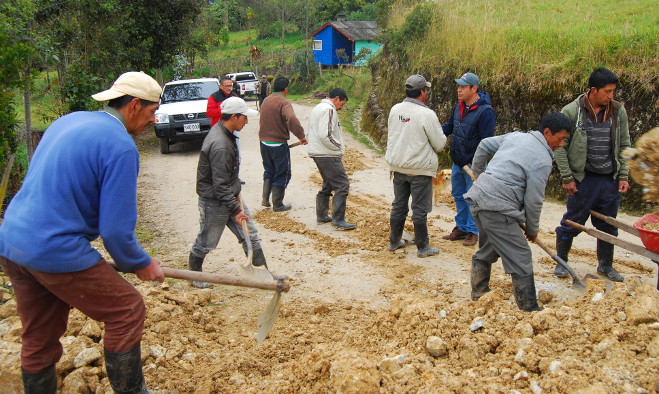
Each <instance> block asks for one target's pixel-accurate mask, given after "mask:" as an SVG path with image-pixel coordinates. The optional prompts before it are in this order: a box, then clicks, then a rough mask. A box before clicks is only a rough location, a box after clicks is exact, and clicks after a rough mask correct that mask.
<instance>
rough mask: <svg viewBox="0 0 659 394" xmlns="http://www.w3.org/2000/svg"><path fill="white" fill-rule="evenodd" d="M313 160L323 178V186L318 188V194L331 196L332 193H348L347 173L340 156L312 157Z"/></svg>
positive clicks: (345, 194)
mask: <svg viewBox="0 0 659 394" xmlns="http://www.w3.org/2000/svg"><path fill="white" fill-rule="evenodd" d="M312 159H313V161H314V162H315V163H316V167H318V171H319V172H320V176H321V177H322V178H323V188H322V189H320V192H319V194H325V195H327V196H331V195H332V192H334V195H339V196H340V195H343V196H347V195H348V190H349V189H350V182H349V180H348V174H346V170H345V168H344V167H343V161H342V160H341V158H340V157H313V158H312Z"/></svg>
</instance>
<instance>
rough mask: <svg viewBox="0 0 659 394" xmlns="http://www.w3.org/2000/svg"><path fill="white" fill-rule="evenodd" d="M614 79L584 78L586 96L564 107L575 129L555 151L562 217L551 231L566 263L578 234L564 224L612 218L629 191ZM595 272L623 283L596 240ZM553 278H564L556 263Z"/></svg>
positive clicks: (624, 131)
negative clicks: (563, 196)
mask: <svg viewBox="0 0 659 394" xmlns="http://www.w3.org/2000/svg"><path fill="white" fill-rule="evenodd" d="M617 86H618V77H617V76H616V75H615V74H614V73H613V72H612V71H611V70H607V69H606V68H598V69H596V70H595V71H593V72H592V74H590V78H588V92H586V93H584V94H581V95H579V97H577V98H576V99H575V100H574V101H572V102H571V103H570V104H568V105H566V106H565V107H563V109H562V110H561V112H562V113H563V114H565V115H566V116H567V117H568V118H570V120H571V121H572V124H573V125H574V133H573V134H572V135H571V136H570V138H568V139H567V140H566V142H565V146H564V147H562V148H560V149H557V150H556V157H555V160H556V165H557V166H558V170H559V171H560V173H561V180H562V183H563V189H564V190H565V192H566V193H567V195H568V196H567V212H565V214H564V215H563V219H561V225H560V226H558V227H556V253H557V254H558V256H559V257H561V258H562V259H563V260H565V261H567V259H568V253H569V252H570V249H571V248H572V239H573V238H574V237H576V236H577V235H578V234H579V230H576V229H574V228H572V227H570V226H568V225H567V224H565V221H566V220H572V221H573V222H576V223H579V224H581V225H583V224H585V223H586V220H588V217H589V216H590V213H589V211H590V210H591V209H592V210H595V211H597V212H599V213H601V214H604V215H606V216H611V217H616V216H617V215H618V208H619V207H620V195H621V193H626V192H627V191H628V190H629V180H628V175H629V170H628V168H627V162H626V161H625V160H624V159H623V157H622V152H623V151H624V150H625V148H628V147H629V146H630V145H631V144H630V138H629V125H628V122H627V111H625V107H624V106H623V105H622V103H620V102H618V101H616V100H614V99H613V94H614V92H615V90H616V87H617ZM591 222H592V223H593V226H595V227H596V228H598V229H599V230H601V231H604V232H605V233H608V234H611V235H613V236H617V235H618V228H617V227H615V226H613V225H611V224H609V223H606V222H605V221H603V220H601V219H598V218H596V217H593V218H591ZM597 262H598V265H597V273H599V274H600V275H602V276H605V277H606V278H608V279H609V280H612V281H615V282H622V281H623V280H624V278H623V276H622V275H620V274H619V273H618V272H617V271H616V270H615V269H614V268H613V244H610V243H608V242H605V241H603V240H597ZM554 273H555V274H556V276H558V277H561V278H562V277H567V276H568V272H567V270H566V269H565V268H563V266H561V265H559V264H557V265H556V269H555V270H554Z"/></svg>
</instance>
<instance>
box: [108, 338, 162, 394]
mask: <svg viewBox="0 0 659 394" xmlns="http://www.w3.org/2000/svg"><path fill="white" fill-rule="evenodd" d="M103 351H104V353H105V369H106V370H107V372H108V379H109V380H110V385H111V386H112V389H113V390H114V392H115V393H118V394H120V393H121V394H124V393H126V394H128V393H130V394H133V393H135V394H146V393H153V391H151V390H149V389H147V388H146V382H145V381H144V375H143V374H142V360H141V355H140V353H141V351H140V344H139V343H138V344H137V345H135V346H134V347H133V348H132V349H130V350H125V351H123V352H119V353H112V352H109V351H108V350H107V349H103Z"/></svg>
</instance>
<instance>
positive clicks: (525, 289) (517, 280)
mask: <svg viewBox="0 0 659 394" xmlns="http://www.w3.org/2000/svg"><path fill="white" fill-rule="evenodd" d="M511 276H512V279H513V291H514V293H515V302H517V307H518V308H519V309H521V310H523V311H524V312H533V311H541V310H542V308H540V306H538V298H537V297H536V295H535V280H534V279H533V274H531V275H526V276H522V275H517V274H511Z"/></svg>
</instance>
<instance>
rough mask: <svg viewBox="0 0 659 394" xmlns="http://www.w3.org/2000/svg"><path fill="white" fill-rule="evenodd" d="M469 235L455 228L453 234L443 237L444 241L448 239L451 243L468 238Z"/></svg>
mask: <svg viewBox="0 0 659 394" xmlns="http://www.w3.org/2000/svg"><path fill="white" fill-rule="evenodd" d="M467 234H469V233H465V232H464V231H462V230H460V229H459V228H457V227H453V231H451V234H448V235H445V236H443V237H442V239H448V240H449V241H457V240H459V239H465V238H467Z"/></svg>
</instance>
